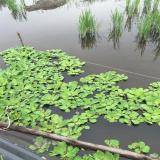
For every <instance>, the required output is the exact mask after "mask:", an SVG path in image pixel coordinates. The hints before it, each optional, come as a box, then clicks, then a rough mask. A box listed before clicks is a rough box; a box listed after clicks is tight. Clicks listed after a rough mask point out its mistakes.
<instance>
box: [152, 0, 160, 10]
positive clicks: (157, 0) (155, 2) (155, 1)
mask: <svg viewBox="0 0 160 160" xmlns="http://www.w3.org/2000/svg"><path fill="white" fill-rule="evenodd" d="M159 2H160V0H154V2H153V12H155V11H158V7H159Z"/></svg>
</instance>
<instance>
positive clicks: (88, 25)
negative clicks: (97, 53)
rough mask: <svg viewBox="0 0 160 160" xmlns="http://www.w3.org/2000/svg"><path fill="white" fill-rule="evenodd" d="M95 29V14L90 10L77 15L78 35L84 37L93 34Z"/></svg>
mask: <svg viewBox="0 0 160 160" xmlns="http://www.w3.org/2000/svg"><path fill="white" fill-rule="evenodd" d="M96 31H97V24H96V19H95V16H94V15H92V12H91V11H90V10H85V11H83V12H82V13H81V15H80V17H79V32H80V37H82V38H84V37H85V36H86V35H88V34H90V35H95V34H96Z"/></svg>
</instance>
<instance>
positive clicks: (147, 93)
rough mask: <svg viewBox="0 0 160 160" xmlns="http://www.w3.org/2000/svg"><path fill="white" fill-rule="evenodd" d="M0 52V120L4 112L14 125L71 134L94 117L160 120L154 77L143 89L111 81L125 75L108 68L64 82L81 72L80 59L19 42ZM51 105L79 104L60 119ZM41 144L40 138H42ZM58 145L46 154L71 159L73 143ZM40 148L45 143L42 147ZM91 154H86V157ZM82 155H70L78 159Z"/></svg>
mask: <svg viewBox="0 0 160 160" xmlns="http://www.w3.org/2000/svg"><path fill="white" fill-rule="evenodd" d="M1 56H2V57H3V58H4V60H5V63H6V64H7V65H8V67H7V68H6V69H5V70H1V71H0V104H1V107H0V121H5V122H7V121H8V117H9V119H10V120H11V122H12V123H14V124H16V125H20V126H26V127H32V128H38V129H39V130H42V131H47V132H51V133H56V134H59V135H63V136H69V137H72V138H76V139H77V138H78V137H79V136H80V135H81V132H82V131H83V130H84V129H89V126H88V122H91V123H96V120H97V118H98V117H99V116H103V117H104V118H105V119H106V120H107V121H109V122H120V123H125V124H127V125H138V124H140V123H149V124H153V123H156V124H158V125H160V107H159V106H160V82H155V83H152V84H150V85H149V87H148V88H147V89H143V88H131V89H121V88H120V87H119V86H118V85H117V83H118V82H119V81H124V80H127V76H125V75H123V74H118V73H116V72H114V71H109V72H105V73H101V74H92V75H88V76H86V77H82V78H80V79H79V81H71V82H65V80H64V75H65V74H66V73H67V74H68V75H69V76H76V75H79V74H81V73H83V72H84V71H83V69H82V67H83V65H85V62H81V61H80V60H79V59H78V58H76V57H74V56H70V55H68V54H67V53H64V52H63V51H61V50H51V51H36V50H34V49H33V48H29V47H21V48H14V49H9V50H6V51H4V52H1ZM46 106H47V107H46ZM54 107H57V108H59V109H61V110H63V111H64V112H70V111H71V110H73V109H76V108H81V110H82V113H77V114H75V115H74V116H73V117H71V118H70V119H64V118H63V117H62V116H60V115H58V114H56V113H53V110H52V109H53V108H54ZM46 108H48V109H46ZM44 144H46V143H42V145H44ZM47 144H48V143H47ZM58 144H60V145H64V146H63V147H60V148H62V151H61V150H60V151H59V149H57V150H58V151H59V152H61V153H59V152H58V151H57V150H56V147H59V145H58V146H56V147H54V152H53V151H51V153H50V155H51V156H53V155H61V157H62V159H63V158H64V157H67V156H68V157H69V158H68V159H69V160H72V159H75V156H76V154H77V152H78V149H77V148H73V147H71V146H66V144H65V143H63V142H61V143H58ZM108 144H109V143H108ZM116 146H117V143H116ZM135 146H138V147H139V148H142V147H143V148H142V150H144V151H145V152H146V151H149V148H148V147H145V146H144V144H143V146H140V145H139V143H137V144H134V145H133V146H130V148H132V149H134V150H136V147H135ZM66 147H70V148H67V151H68V150H69V151H70V152H74V154H73V153H72V154H71V153H70V152H67V153H68V154H69V153H70V154H69V155H68V154H67V153H66ZM144 147H145V149H144ZM32 148H34V147H33V146H32ZM40 148H42V147H40ZM46 148H47V147H46V146H45V147H44V151H45V149H46ZM48 148H49V147H48ZM34 149H35V148H34ZM63 149H64V150H63ZM42 150H43V149H42ZM55 150H56V151H55ZM139 150H140V149H139ZM139 150H137V151H139ZM64 152H65V154H64ZM95 154H98V155H96V156H100V155H101V156H102V154H103V156H112V159H114V160H115V159H119V156H118V155H113V154H110V153H103V152H100V151H98V152H96V153H95ZM95 154H93V155H90V156H91V158H90V159H91V160H92V159H94V158H93V157H94V156H95ZM73 155H74V157H73ZM103 156H102V157H103ZM84 157H85V156H84ZM84 157H76V158H77V160H79V159H83V158H84ZM86 157H89V156H86ZM78 158H79V159H78ZM84 159H85V158H84ZM90 159H87V158H86V160H90ZM102 159H104V158H102ZM75 160H76V159H75Z"/></svg>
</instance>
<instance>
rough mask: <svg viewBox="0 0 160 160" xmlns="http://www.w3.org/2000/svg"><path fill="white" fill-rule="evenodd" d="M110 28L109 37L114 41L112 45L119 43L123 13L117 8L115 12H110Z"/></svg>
mask: <svg viewBox="0 0 160 160" xmlns="http://www.w3.org/2000/svg"><path fill="white" fill-rule="evenodd" d="M111 19H112V30H111V32H110V34H109V39H112V40H113V42H114V47H115V48H116V46H117V45H118V43H119V38H120V37H121V35H122V32H123V14H122V13H120V12H118V10H115V12H113V13H112V17H111Z"/></svg>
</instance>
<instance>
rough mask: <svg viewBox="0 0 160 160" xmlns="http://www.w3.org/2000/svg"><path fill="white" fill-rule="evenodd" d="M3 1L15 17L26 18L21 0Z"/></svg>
mask: <svg viewBox="0 0 160 160" xmlns="http://www.w3.org/2000/svg"><path fill="white" fill-rule="evenodd" d="M5 3H6V5H7V7H8V9H9V10H10V11H11V14H12V16H13V17H14V18H15V19H19V20H22V19H26V18H27V17H26V10H25V6H24V4H23V1H22V0H21V1H17V0H5Z"/></svg>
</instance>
